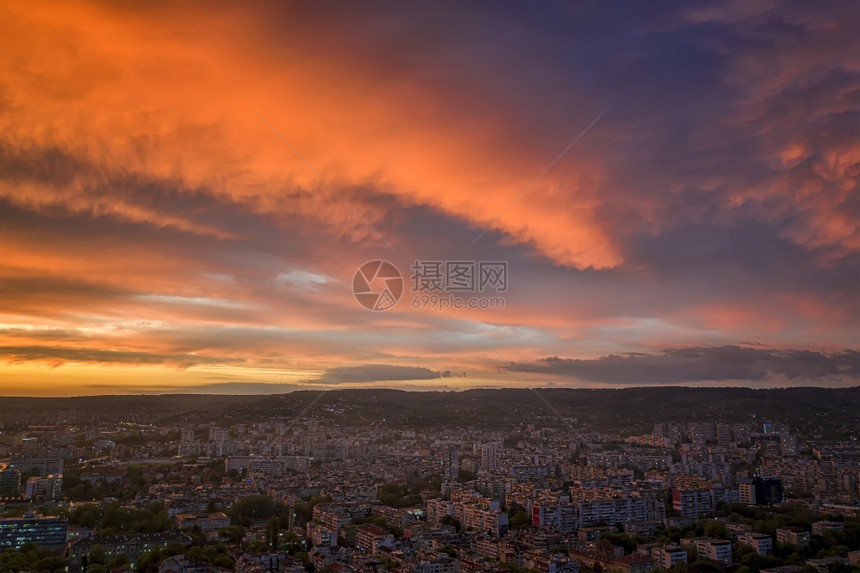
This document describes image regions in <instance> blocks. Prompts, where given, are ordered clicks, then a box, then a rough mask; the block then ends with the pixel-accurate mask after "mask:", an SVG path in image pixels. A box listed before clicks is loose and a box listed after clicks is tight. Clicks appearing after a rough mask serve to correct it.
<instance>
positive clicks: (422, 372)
mask: <svg viewBox="0 0 860 573" xmlns="http://www.w3.org/2000/svg"><path fill="white" fill-rule="evenodd" d="M450 376H451V373H450V372H438V371H436V370H430V369H429V368H421V367H416V366H393V365H390V364H365V365H362V366H343V367H340V368H330V369H329V370H327V371H326V373H325V374H324V375H323V376H321V377H320V378H317V379H316V380H313V381H312V382H314V383H316V384H348V383H357V382H386V381H392V380H433V379H435V378H447V377H450Z"/></svg>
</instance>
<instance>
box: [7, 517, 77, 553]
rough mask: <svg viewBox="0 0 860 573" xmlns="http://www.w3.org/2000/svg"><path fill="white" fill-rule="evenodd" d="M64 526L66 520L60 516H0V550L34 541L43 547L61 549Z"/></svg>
mask: <svg viewBox="0 0 860 573" xmlns="http://www.w3.org/2000/svg"><path fill="white" fill-rule="evenodd" d="M66 526H67V522H66V520H65V519H61V518H60V517H36V516H33V515H29V516H24V517H10V518H0V551H5V550H7V549H15V550H17V549H21V546H22V545H24V544H25V543H35V544H36V545H37V546H38V547H40V548H44V549H52V550H60V549H63V548H64V547H65V545H66Z"/></svg>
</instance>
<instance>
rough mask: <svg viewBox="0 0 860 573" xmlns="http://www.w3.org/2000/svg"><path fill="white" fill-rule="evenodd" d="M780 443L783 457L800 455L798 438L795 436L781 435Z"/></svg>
mask: <svg viewBox="0 0 860 573" xmlns="http://www.w3.org/2000/svg"><path fill="white" fill-rule="evenodd" d="M780 442H781V444H782V455H783V456H796V455H797V454H798V453H800V452H799V451H798V448H797V436H795V435H794V434H789V433H785V434H780Z"/></svg>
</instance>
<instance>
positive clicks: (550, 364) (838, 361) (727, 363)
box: [513, 345, 860, 384]
mask: <svg viewBox="0 0 860 573" xmlns="http://www.w3.org/2000/svg"><path fill="white" fill-rule="evenodd" d="M513 367H514V368H516V369H517V370H519V371H521V372H534V373H540V374H547V375H552V376H562V377H570V378H578V379H581V380H587V381H590V382H601V383H606V384H683V383H691V382H703V381H714V382H721V381H746V382H760V381H762V380H765V379H766V378H768V377H769V376H771V375H781V376H784V377H785V378H787V379H789V380H795V379H802V380H812V381H814V380H821V379H830V380H837V379H838V380H845V381H849V382H855V383H856V382H857V379H858V376H860V352H857V351H855V350H846V351H844V352H836V353H824V352H815V351H809V350H790V349H788V350H774V349H762V348H745V347H741V346H728V345H727V346H720V347H691V348H677V349H669V350H664V351H663V352H661V353H660V354H639V353H636V354H633V353H631V354H622V355H608V356H602V357H600V358H596V359H573V358H559V357H557V356H553V357H550V358H544V359H542V360H540V361H538V362H535V363H524V364H516V363H515V364H514V365H513Z"/></svg>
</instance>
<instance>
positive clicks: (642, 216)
mask: <svg viewBox="0 0 860 573" xmlns="http://www.w3.org/2000/svg"><path fill="white" fill-rule="evenodd" d="M858 10H860V8H858V6H857V5H856V3H848V2H846V3H841V2H836V3H831V4H829V5H828V6H827V7H826V9H824V8H823V7H822V6H818V5H813V4H807V3H784V4H779V5H777V4H775V3H771V2H765V1H755V2H728V3H722V4H714V3H710V2H692V3H681V2H677V3H660V4H652V3H648V4H638V3H629V4H627V3H620V4H612V5H609V4H606V3H585V4H577V5H575V6H563V5H556V4H536V5H517V4H502V3H500V4H492V5H490V4H429V3H428V4H408V5H392V4H382V3H370V4H364V5H362V6H361V8H360V9H358V8H354V9H350V10H339V9H337V7H336V6H324V5H303V4H283V5H282V4H274V3H252V4H243V5H241V6H239V5H235V4H230V3H211V4H207V5H206V8H205V9H203V7H202V6H201V5H200V4H197V3H190V2H189V3H175V4H172V3H152V2H148V3H89V2H78V3H68V4H57V3H51V2H45V3H35V4H34V3H11V2H10V3H4V4H2V5H0V34H2V36H3V37H4V38H6V39H7V41H6V42H5V46H4V50H2V51H0V67H2V69H3V70H4V73H3V74H2V75H0V182H2V184H0V225H2V242H3V255H2V258H0V273H2V274H0V314H2V316H0V378H2V379H3V380H4V382H3V385H2V390H0V394H2V395H4V396H24V395H32V396H69V395H95V394H125V393H161V392H166V393H173V392H197V393H200V392H212V393H274V392H286V391H291V390H296V389H333V388H364V387H371V388H382V387H391V388H398V389H407V390H408V389H417V390H432V389H440V390H459V389H465V388H474V387H523V388H524V387H532V386H534V387H544V386H546V387H574V388H589V387H593V388H608V387H626V386H639V385H641V386H652V385H691V386H749V387H753V388H759V387H761V388H766V387H782V386H831V387H849V386H857V385H858V384H860V296H858V292H860V265H858V261H860V259H858V254H860V198H859V197H858V182H857V174H858V167H860V151H858V149H860V146H858V145H857V143H858V135H860V134H858V129H857V125H858V119H860V112H858V103H857V102H858V94H860V86H858V81H857V78H858V75H857V74H858V72H860V56H858V50H857V41H856V38H857V36H858V32H859V31H860V30H858V22H860V19H858V16H860V14H858ZM369 261H387V262H390V263H391V264H392V266H393V267H394V268H396V269H397V270H398V271H399V273H400V274H401V275H402V279H403V283H404V287H403V288H404V290H403V292H402V294H400V293H399V291H398V292H397V296H395V297H393V299H398V298H399V300H397V301H396V304H394V305H393V306H391V307H390V308H385V309H384V310H379V309H377V310H368V309H367V308H366V305H365V302H362V300H363V299H361V298H360V296H359V295H362V294H363V291H362V292H359V291H357V290H356V284H357V283H356V282H355V277H356V273H357V272H358V270H359V269H360V268H362V269H366V267H363V265H364V264H365V263H367V262H369ZM458 261H459V262H467V263H468V262H473V263H474V264H475V269H476V272H477V270H478V269H480V268H481V267H480V265H481V264H482V263H484V264H488V265H489V264H491V263H504V265H505V266H504V269H505V273H506V275H505V282H504V284H503V285H501V283H496V284H494V285H493V287H494V289H493V292H492V294H493V295H494V296H496V298H498V299H499V301H500V302H499V301H497V302H499V304H497V305H496V306H494V307H492V308H463V309H454V308H446V309H439V308H427V307H426V306H422V304H421V303H422V299H421V297H422V296H424V295H425V294H427V293H426V292H423V293H422V292H420V291H418V290H416V289H415V287H414V285H413V281H414V279H415V273H416V271H414V270H412V269H413V268H416V266H417V263H418V262H427V263H433V262H437V263H443V264H444V263H446V262H449V263H450V262H458ZM378 268H381V267H379V266H378V265H377V266H373V265H371V271H375V270H377V269H378ZM386 268H387V267H386ZM362 273H363V274H362V277H363V279H362V280H365V279H367V282H368V284H367V285H362V286H361V288H365V286H366V287H367V288H368V289H373V288H375V287H376V286H378V285H379V284H380V283H379V281H380V280H381V279H380V278H379V277H376V276H373V272H371V273H370V274H369V275H368V274H367V273H366V272H365V271H362ZM374 292H375V291H374ZM467 292H468V293H470V294H473V295H476V297H477V298H480V297H483V296H484V295H486V294H487V292H489V291H487V292H485V291H482V290H481V289H479V288H478V287H477V286H476V287H475V288H473V289H472V291H467ZM356 293H357V294H356ZM440 294H445V295H446V296H447V295H448V294H450V293H440ZM373 300H375V299H372V301H371V302H373ZM369 306H371V307H372V306H373V304H370V305H369ZM416 306H417V308H416Z"/></svg>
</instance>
